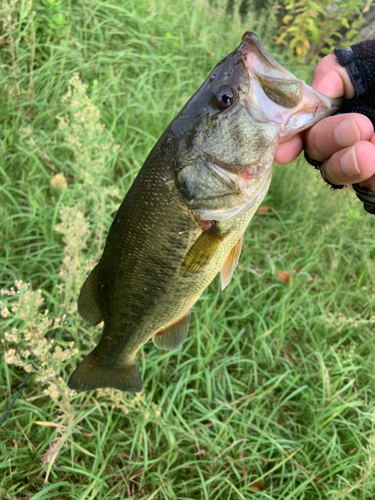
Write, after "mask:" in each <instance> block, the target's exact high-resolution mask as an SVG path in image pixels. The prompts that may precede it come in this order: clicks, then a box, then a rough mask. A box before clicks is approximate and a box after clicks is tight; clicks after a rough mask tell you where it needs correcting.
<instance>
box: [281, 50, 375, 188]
mask: <svg viewBox="0 0 375 500" xmlns="http://www.w3.org/2000/svg"><path fill="white" fill-rule="evenodd" d="M311 86H312V87H313V88H314V89H315V90H318V91H319V92H321V93H322V94H325V95H328V96H329V97H332V98H336V97H345V98H346V99H351V98H352V97H353V96H354V88H353V85H352V83H351V81H350V78H349V75H348V73H347V71H346V69H345V68H344V67H343V66H341V65H340V64H339V63H338V62H337V61H336V57H335V56H334V55H333V54H330V55H328V56H326V57H324V58H323V59H321V61H319V63H318V64H317V66H316V68H315V71H314V76H313V81H312V84H311ZM304 145H305V149H306V151H307V153H308V155H309V156H310V157H311V158H313V159H314V160H318V161H323V160H324V163H323V165H322V169H323V170H324V176H325V178H326V179H327V180H328V181H330V182H331V183H332V184H336V185H342V184H356V183H359V185H360V186H361V187H363V188H365V189H368V190H370V191H375V134H374V127H373V125H372V123H371V121H370V120H369V118H367V117H366V116H365V115H362V114H358V113H347V114H342V115H336V116H330V117H328V118H325V119H324V120H321V121H320V122H318V123H317V124H315V125H314V126H313V127H311V128H310V129H308V130H306V131H305V132H302V133H301V134H297V135H295V136H294V137H292V139H290V140H289V141H286V142H284V143H282V144H280V145H279V146H278V148H277V150H276V155H275V162H276V163H279V164H280V165H285V164H287V163H290V162H291V161H293V160H294V159H295V158H297V156H298V155H299V154H300V152H301V151H302V149H304Z"/></svg>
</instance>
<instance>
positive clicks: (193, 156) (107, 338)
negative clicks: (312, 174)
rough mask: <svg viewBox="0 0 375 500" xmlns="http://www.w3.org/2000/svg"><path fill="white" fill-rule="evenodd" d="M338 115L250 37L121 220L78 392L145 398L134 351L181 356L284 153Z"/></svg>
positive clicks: (86, 291) (164, 143)
mask: <svg viewBox="0 0 375 500" xmlns="http://www.w3.org/2000/svg"><path fill="white" fill-rule="evenodd" d="M337 105H338V103H337V102H334V101H332V100H330V99H328V98H327V97H325V96H323V95H321V94H319V93H318V92H316V91H314V90H313V89H311V87H309V86H308V85H306V84H305V83H304V82H303V81H301V80H298V79H297V78H296V77H294V76H293V75H292V74H291V73H289V72H288V71H287V70H285V69H284V68H283V67H282V66H281V65H279V64H278V63H277V62H276V61H275V60H274V59H273V58H272V57H271V56H270V55H269V54H268V53H267V52H266V50H265V49H264V47H263V45H262V44H261V42H260V40H259V38H258V37H257V36H256V35H255V34H254V33H245V35H244V36H243V38H242V42H241V44H240V45H239V47H237V49H236V50H235V51H234V52H232V53H231V54H229V55H228V56H227V57H226V58H225V59H224V60H223V61H221V62H220V63H219V64H218V65H217V66H216V67H215V68H214V69H213V71H212V72H211V74H210V76H209V77H208V79H207V80H206V81H205V82H204V83H203V85H202V86H201V87H200V89H199V90H198V91H197V92H196V94H195V95H194V96H193V97H192V98H191V99H190V100H189V101H188V103H187V104H186V105H185V107H184V108H183V109H182V110H181V112H180V113H179V114H178V115H177V117H176V118H175V119H174V120H173V121H172V123H171V124H170V125H169V126H168V127H167V129H166V130H165V132H164V133H163V134H162V136H161V137H160V139H159V141H158V142H157V144H156V145H155V146H154V148H153V149H152V151H151V153H150V154H149V156H148V158H147V159H146V161H145V163H144V165H143V167H142V169H141V170H140V172H139V174H138V175H137V177H136V179H135V180H134V182H133V185H132V186H131V188H130V190H129V192H128V193H127V195H126V197H125V199H124V201H123V203H122V204H121V206H120V208H119V210H118V212H117V214H116V216H115V218H114V221H113V223H112V226H111V228H110V230H109V234H108V237H107V241H106V245H105V248H104V251H103V255H102V257H101V258H100V260H99V262H98V264H97V265H96V266H95V268H94V269H93V271H92V272H91V273H90V275H89V276H88V278H87V279H86V281H85V283H84V285H83V287H82V290H81V293H80V296H79V299H78V310H79V312H80V314H81V316H82V317H83V318H84V319H85V320H87V321H88V322H89V323H91V324H93V325H95V324H98V323H99V322H100V321H104V326H103V330H102V335H101V339H100V341H99V343H98V345H97V346H96V347H95V349H94V350H93V351H92V352H91V353H89V354H88V355H87V356H86V358H85V359H84V360H83V361H82V363H81V364H80V365H79V366H78V367H77V369H76V370H75V372H74V373H73V375H72V376H71V378H70V380H69V386H70V387H71V388H72V389H75V390H77V391H87V390H92V389H96V388H99V387H113V388H116V389H120V390H123V391H129V392H138V391H140V390H141V388H142V381H141V378H140V374H139V371H138V368H137V366H136V362H135V358H136V354H137V352H138V350H139V349H140V348H141V347H142V346H143V345H144V344H145V343H146V342H147V341H148V340H150V339H151V338H152V339H153V342H154V344H155V346H157V347H160V348H162V349H170V350H172V349H176V348H178V347H180V346H181V345H182V343H183V341H184V340H185V338H186V335H187V333H188V328H189V318H190V311H191V308H192V307H193V305H194V304H195V302H196V301H197V300H198V299H199V297H200V295H201V294H202V292H203V291H204V290H205V288H207V286H208V285H209V284H210V283H211V281H212V280H213V279H214V278H215V276H216V275H217V273H218V272H219V271H220V270H221V271H222V272H221V279H222V286H223V288H224V287H225V286H226V285H227V283H228V281H229V280H230V278H231V276H232V273H233V271H234V268H235V267H236V265H237V262H238V257H239V254H240V251H241V245H242V241H243V234H244V232H245V229H246V227H247V225H248V223H249V222H250V220H251V218H252V217H253V215H254V213H255V212H256V210H257V208H258V206H259V205H260V203H261V202H262V200H263V198H264V196H265V195H266V193H267V190H268V187H269V184H270V181H271V175H272V161H273V157H274V153H275V150H276V147H277V144H278V143H279V142H280V141H282V140H287V139H288V138H289V137H291V136H292V135H294V134H295V133H297V132H299V131H301V130H303V129H304V128H306V127H308V126H310V125H312V124H313V123H315V122H316V121H318V120H319V119H321V118H324V117H325V116H327V115H329V114H331V113H332V112H334V111H335V110H336V109H337Z"/></svg>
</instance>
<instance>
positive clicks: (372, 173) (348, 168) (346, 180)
mask: <svg viewBox="0 0 375 500" xmlns="http://www.w3.org/2000/svg"><path fill="white" fill-rule="evenodd" d="M374 142H375V141H374ZM322 168H323V169H324V174H325V177H326V178H327V179H328V180H329V181H330V182H332V184H337V185H342V184H357V183H360V185H361V186H362V187H366V188H367V189H369V190H370V191H375V144H373V143H372V142H367V141H361V142H357V143H356V144H355V145H354V146H351V147H349V148H345V149H342V150H340V151H338V152H337V153H335V154H334V155H333V156H332V157H331V158H329V159H328V160H327V161H325V162H324V163H323V166H322Z"/></svg>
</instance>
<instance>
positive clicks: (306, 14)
mask: <svg viewBox="0 0 375 500" xmlns="http://www.w3.org/2000/svg"><path fill="white" fill-rule="evenodd" d="M370 5H371V0H359V1H358V0H339V1H332V0H307V1H305V0H283V1H282V3H281V6H282V8H283V9H284V16H283V18H282V24H281V26H280V28H279V35H278V36H277V37H276V43H277V44H279V45H285V46H288V47H291V48H292V49H293V50H294V51H295V54H296V55H297V59H298V61H300V62H311V61H313V60H314V58H315V57H316V56H318V55H319V54H329V53H331V52H332V49H333V48H334V47H335V45H337V43H338V40H339V39H340V38H342V37H343V32H345V41H344V42H343V43H342V45H343V46H345V45H350V44H351V43H352V40H353V38H354V37H355V36H356V35H358V28H359V27H360V26H361V25H362V24H363V23H364V18H363V13H364V12H366V11H367V10H368V9H369V7H370Z"/></svg>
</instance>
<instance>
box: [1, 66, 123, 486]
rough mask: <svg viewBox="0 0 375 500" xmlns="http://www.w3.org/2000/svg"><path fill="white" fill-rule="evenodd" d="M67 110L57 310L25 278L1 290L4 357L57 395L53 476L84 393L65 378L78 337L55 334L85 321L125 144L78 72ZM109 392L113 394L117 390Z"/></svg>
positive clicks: (56, 184)
mask: <svg viewBox="0 0 375 500" xmlns="http://www.w3.org/2000/svg"><path fill="white" fill-rule="evenodd" d="M96 86H97V84H94V92H95V88H96ZM62 107H63V109H64V111H63V113H61V114H60V115H59V117H58V123H59V125H58V128H59V131H60V134H61V137H62V140H63V147H65V148H67V149H69V150H70V152H71V153H72V155H73V161H72V162H71V163H70V165H69V166H70V169H71V170H70V171H69V168H68V166H67V171H66V172H64V173H61V174H57V175H55V176H54V178H52V180H51V187H52V188H53V189H55V190H56V191H58V192H60V193H63V194H64V195H66V196H65V198H66V203H63V204H62V205H61V207H60V210H59V216H60V222H59V223H58V224H57V226H56V227H55V231H56V232H58V233H60V234H61V235H62V240H63V244H64V250H63V256H62V263H61V267H60V271H59V282H58V283H57V284H56V286H57V287H58V297H59V301H58V304H59V306H58V311H49V310H48V309H46V308H45V306H44V299H43V293H42V290H36V291H33V290H32V288H31V286H30V284H27V283H23V282H22V281H21V280H18V281H16V283H15V286H14V287H13V288H11V289H10V290H3V291H2V295H1V302H0V314H1V317H2V320H3V323H4V324H5V333H4V341H5V351H6V353H5V361H6V362H7V363H8V364H13V365H15V366H17V367H19V368H23V369H24V370H25V371H26V372H33V373H34V379H33V380H34V383H36V384H38V385H39V386H40V387H42V388H43V395H47V396H49V397H50V398H51V400H52V401H53V403H54V405H55V407H56V410H57V417H56V418H55V420H54V421H53V422H38V423H39V425H46V426H53V427H55V428H56V435H55V437H54V438H53V439H52V440H51V442H50V444H49V447H48V449H47V451H46V452H45V454H44V455H43V463H44V464H45V465H46V467H47V471H46V480H48V476H49V474H50V470H51V468H52V466H53V464H54V463H55V461H56V459H57V457H58V454H59V453H60V451H61V450H62V448H63V447H64V446H65V445H66V444H67V443H68V442H69V441H71V440H73V432H74V429H75V428H76V427H77V425H78V423H79V420H78V419H77V417H76V416H75V411H74V407H73V402H74V401H75V400H77V398H79V396H77V395H76V393H75V392H74V391H71V390H70V389H69V388H68V386H67V384H66V377H64V376H63V375H62V373H63V371H64V368H65V367H66V364H67V362H68V361H69V362H72V363H73V362H75V363H77V361H78V349H77V348H76V347H75V344H74V342H68V343H65V345H64V346H62V345H60V344H59V342H58V340H56V338H55V336H54V334H55V333H56V332H61V331H63V330H64V329H65V330H66V329H68V321H67V317H69V318H72V317H76V319H77V320H76V321H75V324H79V319H78V317H77V316H78V315H77V311H76V303H77V298H78V295H79V291H80V288H81V286H82V284H83V281H84V279H85V277H86V276H87V274H88V272H89V271H90V269H91V268H92V267H93V265H94V262H95V259H97V258H98V256H99V255H100V253H101V250H102V245H103V241H104V240H103V234H104V233H105V231H106V223H107V220H106V216H107V214H108V213H109V214H110V213H112V212H113V211H114V210H115V208H117V206H118V202H119V200H120V194H119V192H118V190H117V189H115V188H113V187H112V186H110V185H108V184H109V182H108V181H109V180H110V171H111V165H112V164H113V161H114V159H115V158H116V155H117V152H118V149H119V147H118V146H117V145H116V144H115V143H114V140H113V138H112V136H111V134H109V133H108V132H107V131H106V129H105V127H104V126H103V125H102V124H101V116H100V110H99V109H98V108H97V107H96V106H95V105H94V104H93V102H92V100H91V98H90V97H89V96H88V95H87V86H86V85H84V84H83V83H82V81H81V80H80V78H79V75H78V74H74V75H73V77H72V78H71V80H70V81H69V88H68V92H67V93H66V95H65V96H64V97H63V99H62ZM64 174H66V176H65V175H64ZM69 175H70V176H73V178H74V181H73V183H70V184H69V183H67V180H66V178H67V177H68V176H69ZM57 176H58V177H57ZM56 177H57V180H56ZM88 221H90V222H88ZM108 222H109V221H108ZM89 242H90V245H89V244H88V243H89ZM89 246H90V249H91V253H90V251H89V250H88V248H89ZM57 337H59V338H60V336H57ZM106 397H107V398H108V397H109V398H111V394H110V393H108V394H107V396H106Z"/></svg>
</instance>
